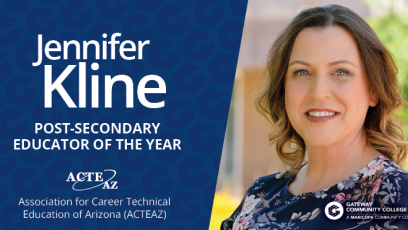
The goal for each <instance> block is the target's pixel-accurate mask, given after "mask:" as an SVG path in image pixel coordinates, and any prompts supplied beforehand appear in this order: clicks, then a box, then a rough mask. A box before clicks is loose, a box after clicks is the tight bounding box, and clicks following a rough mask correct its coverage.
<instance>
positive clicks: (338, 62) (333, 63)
mask: <svg viewBox="0 0 408 230" xmlns="http://www.w3.org/2000/svg"><path fill="white" fill-rule="evenodd" d="M341 63H348V64H350V65H352V66H354V67H356V66H355V65H354V64H353V63H352V62H351V61H347V60H340V61H334V62H330V63H329V66H332V65H337V64H341Z"/></svg>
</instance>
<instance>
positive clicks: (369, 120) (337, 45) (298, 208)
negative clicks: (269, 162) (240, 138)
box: [221, 5, 408, 230]
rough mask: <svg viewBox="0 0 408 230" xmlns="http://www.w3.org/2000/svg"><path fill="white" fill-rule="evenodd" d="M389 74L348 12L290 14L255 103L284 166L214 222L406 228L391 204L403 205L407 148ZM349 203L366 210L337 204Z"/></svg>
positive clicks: (391, 69)
mask: <svg viewBox="0 0 408 230" xmlns="http://www.w3.org/2000/svg"><path fill="white" fill-rule="evenodd" d="M396 73H397V69H396V67H395V64H394V61H393V59H392V56H391V54H390V53H389V52H388V51H387V49H386V48H385V47H384V46H383V45H382V43H381V42H380V41H379V39H378V38H377V36H376V35H375V33H374V32H373V31H372V29H371V28H370V27H369V26H368V24H367V23H366V22H365V21H364V20H363V19H362V18H361V17H359V16H358V15H356V14H355V13H354V12H352V11H351V10H350V9H348V8H345V7H342V6H338V5H329V6H324V7H315V8H311V9H307V10H305V11H302V12H301V13H300V14H298V15H297V16H296V17H295V18H294V19H293V21H292V22H291V23H290V24H289V26H288V27H287V28H286V29H285V30H284V31H283V32H282V34H281V35H280V36H279V37H278V38H277V40H276V41H275V43H274V44H273V46H272V48H271V51H270V54H269V60H268V64H267V70H266V73H265V76H266V78H267V82H266V84H265V88H264V90H263V91H262V92H261V93H260V94H259V95H258V97H257V101H256V103H257V105H258V111H259V112H260V113H261V114H262V115H263V116H265V117H266V118H267V119H268V120H269V121H270V123H271V124H272V126H273V129H272V130H271V132H270V136H269V140H270V141H271V143H274V144H276V150H277V153H278V155H279V157H280V158H281V159H282V160H283V162H284V163H286V165H288V167H289V169H288V170H287V171H284V172H281V173H277V174H273V175H269V176H265V177H261V178H258V179H257V180H255V181H254V183H253V184H252V185H251V186H250V188H249V189H248V191H247V193H246V195H245V196H244V199H243V200H242V202H241V205H240V206H239V207H238V208H237V209H236V211H235V212H234V213H233V214H232V216H231V217H230V218H229V219H227V220H225V221H224V222H223V224H222V227H221V229H224V230H227V229H233V230H236V229H239V230H244V229H251V230H254V229H256V230H260V229H396V228H399V229H408V221H405V222H404V221H403V220H400V219H399V218H397V217H398V215H395V214H396V212H393V211H392V210H394V209H392V208H393V207H406V206H408V195H407V194H404V192H405V191H407V190H406V189H407V188H408V174H407V172H406V171H404V170H402V169H401V168H400V167H399V166H398V164H401V163H402V162H403V161H404V160H405V158H406V154H407V146H408V145H407V142H406V141H404V140H403V135H402V131H401V129H400V127H399V126H398V125H396V124H395V123H394V121H393V118H394V117H393V116H394V115H395V113H396V111H397V110H398V109H399V108H400V107H401V105H403V104H404V103H405V101H404V100H403V99H402V97H401V96H400V95H399V94H398V93H397V90H398V82H397V78H396ZM306 151H307V156H308V157H307V162H306V163H305V160H306V159H305V156H306ZM302 163H305V164H303V165H302ZM333 201H334V202H335V203H333ZM353 202H359V203H363V204H365V206H364V207H368V208H370V209H367V210H366V209H362V210H360V209H359V211H354V212H347V209H346V208H342V205H344V206H345V207H346V205H347V206H349V205H350V203H353ZM387 208H391V209H387ZM322 210H325V211H326V212H325V214H320V212H321V211H322ZM339 210H346V211H345V213H342V211H339ZM387 210H388V211H387ZM390 210H391V211H390ZM397 214H399V215H400V214H401V213H400V212H399V213H397ZM377 217H378V218H377ZM388 217H391V220H394V221H393V222H392V223H391V222H390V218H388ZM334 220H338V221H334ZM340 220H341V221H340Z"/></svg>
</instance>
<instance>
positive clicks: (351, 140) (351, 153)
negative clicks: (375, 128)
mask: <svg viewBox="0 0 408 230" xmlns="http://www.w3.org/2000/svg"><path fill="white" fill-rule="evenodd" d="M366 140H367V139H366V134H365V131H364V129H361V130H360V131H358V132H357V133H356V134H355V135H350V136H349V137H347V138H346V139H345V140H343V141H341V142H340V143H338V144H335V145H333V146H330V147H319V146H308V145H307V143H306V148H307V151H308V164H307V165H305V166H304V167H302V168H301V169H300V170H299V172H298V173H297V175H296V177H295V179H294V181H293V182H292V183H291V187H292V188H291V189H290V191H291V192H292V193H298V194H299V193H304V192H313V191H318V190H322V189H325V188H328V187H331V186H333V185H335V184H336V183H338V182H340V181H342V180H344V179H346V178H348V177H350V176H351V175H353V174H354V173H356V172H358V171H360V170H361V169H363V168H364V166H366V165H367V164H368V163H369V162H370V161H371V160H373V159H374V158H375V157H378V156H380V155H381V154H380V153H379V152H378V151H377V150H375V149H373V148H370V147H369V146H368V145H367V142H366Z"/></svg>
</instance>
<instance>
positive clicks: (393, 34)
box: [366, 11, 408, 137]
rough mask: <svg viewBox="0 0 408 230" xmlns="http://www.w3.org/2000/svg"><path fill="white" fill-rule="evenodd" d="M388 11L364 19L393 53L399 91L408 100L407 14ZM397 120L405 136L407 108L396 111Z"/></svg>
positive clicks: (407, 118) (407, 121)
mask: <svg viewBox="0 0 408 230" xmlns="http://www.w3.org/2000/svg"><path fill="white" fill-rule="evenodd" d="M390 12H391V13H389V14H387V15H386V16H382V17H376V18H368V19H366V20H367V22H368V24H370V26H371V27H372V28H373V30H374V31H375V32H376V34H377V36H378V37H379V38H380V40H381V41H382V42H383V44H384V45H385V46H386V47H387V49H388V50H389V51H390V52H391V53H392V54H393V56H394V58H395V61H396V63H397V66H398V69H399V72H398V81H399V84H400V92H401V94H402V96H403V97H404V98H405V100H407V101H408V15H407V14H396V13H393V12H392V11H390ZM397 121H399V122H400V123H402V124H403V129H404V135H405V136H406V137H407V133H408V126H407V125H406V124H408V110H407V108H403V109H401V110H400V111H399V112H398V114H397Z"/></svg>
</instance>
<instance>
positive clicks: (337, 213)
mask: <svg viewBox="0 0 408 230" xmlns="http://www.w3.org/2000/svg"><path fill="white" fill-rule="evenodd" d="M324 213H325V214H326V216H327V217H328V218H329V219H331V220H338V219H340V217H342V216H343V213H344V209H343V206H342V205H341V204H339V203H338V202H335V201H333V202H330V203H328V204H327V205H326V208H325V209H324Z"/></svg>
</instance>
